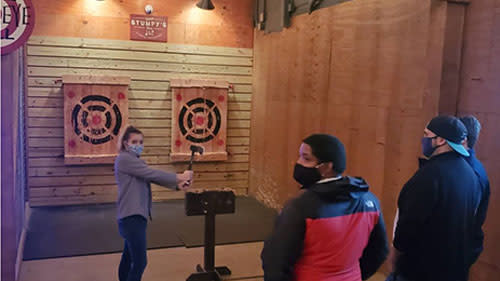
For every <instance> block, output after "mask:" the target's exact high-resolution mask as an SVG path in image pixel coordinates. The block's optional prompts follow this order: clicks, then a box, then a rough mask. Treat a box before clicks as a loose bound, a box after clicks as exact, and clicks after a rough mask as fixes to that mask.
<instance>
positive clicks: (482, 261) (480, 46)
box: [456, 0, 500, 281]
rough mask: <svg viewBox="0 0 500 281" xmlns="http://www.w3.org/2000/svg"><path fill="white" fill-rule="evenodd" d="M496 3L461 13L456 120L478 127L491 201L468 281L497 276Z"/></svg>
mask: <svg viewBox="0 0 500 281" xmlns="http://www.w3.org/2000/svg"><path fill="white" fill-rule="evenodd" d="M499 7H500V1H498V0H484V1H471V4H470V5H468V6H467V7H466V10H465V25H464V34H463V37H464V41H463V50H462V67H461V72H460V77H461V80H460V84H459V93H458V106H457V108H456V111H457V114H458V115H466V114H473V115H475V116H476V117H477V118H478V119H479V121H480V122H481V124H482V130H481V135H480V137H479V140H478V143H477V144H476V151H477V156H478V158H479V160H481V161H482V162H483V164H484V166H485V168H486V171H487V173H488V176H489V179H490V184H491V185H490V188H491V197H490V204H489V209H488V216H487V219H486V223H485V225H484V230H485V245H484V246H485V248H484V252H483V253H482V254H481V256H480V257H479V260H478V262H477V263H476V264H475V265H474V266H473V267H472V270H471V280H473V281H493V280H497V279H498V276H499V274H500V262H499V261H500V242H499V239H498V238H499V237H500V223H499V222H500V208H499V202H500V188H499V184H500V177H499V176H498V170H499V169H500V156H499V155H500V154H499V153H500V144H499V142H498V140H499V138H500V130H499V127H498V124H499V123H500V114H499V110H498V109H499V107H500V98H499V95H498V93H499V91H500V82H499V79H498V76H499V75H500V36H499V35H498V30H499V28H500V10H499Z"/></svg>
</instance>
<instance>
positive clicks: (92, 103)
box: [71, 95, 122, 145]
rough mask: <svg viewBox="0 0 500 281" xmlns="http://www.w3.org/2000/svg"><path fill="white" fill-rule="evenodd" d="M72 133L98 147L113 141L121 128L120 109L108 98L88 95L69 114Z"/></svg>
mask: <svg viewBox="0 0 500 281" xmlns="http://www.w3.org/2000/svg"><path fill="white" fill-rule="evenodd" d="M71 123H72V124H73V132H74V133H75V134H76V135H77V136H79V137H80V138H81V139H82V140H83V141H85V142H88V143H91V144H93V145H99V144H103V143H106V142H109V141H111V140H113V138H114V137H116V136H118V134H119V133H120V129H121V127H122V114H121V112H120V108H119V107H118V105H117V104H115V103H114V102H113V101H112V100H111V99H110V98H108V97H105V96H101V95H89V96H86V97H84V98H82V99H81V100H80V103H78V104H77V105H75V107H74V108H73V111H72V113H71Z"/></svg>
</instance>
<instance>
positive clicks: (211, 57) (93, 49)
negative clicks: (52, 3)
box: [26, 37, 253, 206]
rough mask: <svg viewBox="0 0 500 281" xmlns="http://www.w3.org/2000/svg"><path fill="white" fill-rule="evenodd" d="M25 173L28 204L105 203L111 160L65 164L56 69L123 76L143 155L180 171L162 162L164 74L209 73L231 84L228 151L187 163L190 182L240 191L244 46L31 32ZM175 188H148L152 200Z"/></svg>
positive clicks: (244, 169)
mask: <svg viewBox="0 0 500 281" xmlns="http://www.w3.org/2000/svg"><path fill="white" fill-rule="evenodd" d="M27 48H28V49H27V53H28V56H27V67H28V87H29V88H28V98H27V102H26V104H27V111H28V120H27V124H28V129H27V137H28V156H29V160H28V166H29V168H28V173H29V190H30V192H29V193H30V194H29V198H30V203H31V205H32V206H39V205H67V204H85V203H98V202H112V201H115V199H116V192H117V190H116V189H117V188H116V186H115V180H114V176H113V167H112V165H102V166H96V165H95V166H65V165H64V159H63V152H64V145H63V140H64V137H63V136H64V133H63V95H62V88H61V80H60V79H61V76H62V75H64V74H93V75H120V76H122V75H123V76H130V77H131V79H132V82H131V85H130V89H129V120H130V123H131V124H132V125H135V126H137V127H139V128H141V129H142V130H143V132H144V133H145V152H144V159H145V160H146V161H147V163H149V164H150V165H154V167H156V168H161V169H166V170H172V171H174V170H175V171H181V170H183V169H185V168H186V165H182V164H179V165H171V164H170V162H169V157H168V155H169V152H170V142H171V141H170V134H171V90H170V88H169V81H170V79H172V78H208V79H210V78H213V79H222V80H227V81H228V82H229V83H231V84H233V85H234V91H232V92H230V93H229V104H228V107H229V112H228V131H227V135H228V141H227V144H228V151H229V153H230V156H229V160H228V161H227V162H224V163H203V164H201V163H200V164H195V166H194V170H195V187H203V188H205V187H206V188H215V187H230V188H234V189H236V190H237V192H238V193H239V194H246V193H247V187H248V166H249V165H248V160H249V155H248V153H249V140H250V139H249V136H250V109H251V104H250V102H251V100H252V85H251V84H252V64H253V53H252V50H251V49H240V48H223V47H209V46H197V45H179V44H162V43H149V42H132V41H114V40H102V39H81V38H62V37H32V38H31V39H30V41H29V43H28V47H27ZM180 196H182V194H180V193H176V192H171V191H169V190H166V189H163V188H161V187H156V186H155V187H153V199H154V200H165V199H169V198H179V197H180Z"/></svg>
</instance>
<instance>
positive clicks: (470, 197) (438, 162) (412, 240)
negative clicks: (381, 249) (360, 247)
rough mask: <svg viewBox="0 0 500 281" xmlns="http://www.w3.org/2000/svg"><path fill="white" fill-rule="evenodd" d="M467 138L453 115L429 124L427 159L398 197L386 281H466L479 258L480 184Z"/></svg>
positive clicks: (465, 131)
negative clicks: (391, 269)
mask: <svg viewBox="0 0 500 281" xmlns="http://www.w3.org/2000/svg"><path fill="white" fill-rule="evenodd" d="M466 135H467V130H466V128H465V126H464V124H463V123H462V122H461V121H460V120H458V119H457V118H455V117H451V116H438V117H436V118H434V119H432V120H431V121H430V123H429V124H428V125H427V128H425V130H424V138H423V139H422V150H423V154H424V155H425V156H426V157H428V158H429V160H428V161H426V162H425V163H423V165H422V166H421V168H420V169H419V170H418V171H417V172H416V173H415V175H414V176H413V177H412V178H411V179H410V180H409V181H408V182H407V183H406V184H405V185H404V187H403V189H402V190H401V193H400V195H399V199H398V209H399V217H398V220H397V224H396V230H395V234H394V242H393V245H394V249H395V255H394V258H393V261H392V262H393V264H394V272H393V274H391V276H389V278H388V280H397V281H400V280H409V281H434V280H436V281H437V280H439V281H448V280H449V281H465V280H467V279H468V271H469V268H470V266H471V265H472V263H473V262H474V259H475V253H476V249H475V248H476V242H475V236H476V233H477V231H478V229H477V228H478V225H479V224H478V218H477V212H478V208H479V203H480V201H481V185H480V183H479V179H478V177H477V176H476V174H475V173H474V170H473V169H472V167H471V166H470V165H469V164H468V163H467V161H466V160H465V157H468V156H469V153H468V152H467V150H466V149H465V148H464V146H463V145H462V142H463V141H464V140H465V138H466Z"/></svg>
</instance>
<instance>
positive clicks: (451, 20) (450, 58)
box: [439, 1, 468, 115]
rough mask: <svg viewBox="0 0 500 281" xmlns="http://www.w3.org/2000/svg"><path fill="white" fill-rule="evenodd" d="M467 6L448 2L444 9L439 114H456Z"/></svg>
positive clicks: (457, 2) (459, 2)
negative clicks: (444, 20)
mask: <svg viewBox="0 0 500 281" xmlns="http://www.w3.org/2000/svg"><path fill="white" fill-rule="evenodd" d="M467 4H468V1H448V4H447V8H446V9H447V11H446V29H445V34H444V48H443V68H442V76H441V94H440V97H439V113H440V114H450V115H456V113H457V107H458V100H459V92H460V79H461V76H460V73H461V68H462V55H463V47H464V25H465V12H466V8H467Z"/></svg>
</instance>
